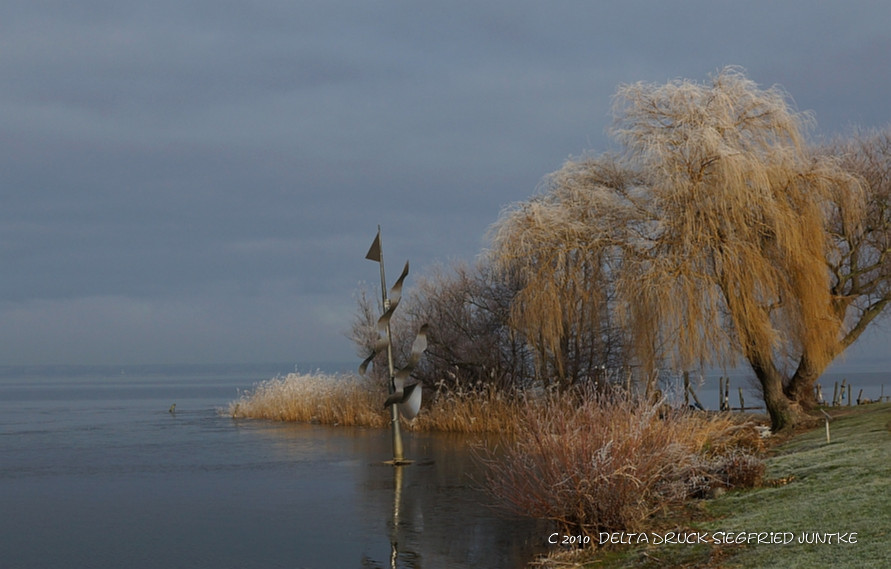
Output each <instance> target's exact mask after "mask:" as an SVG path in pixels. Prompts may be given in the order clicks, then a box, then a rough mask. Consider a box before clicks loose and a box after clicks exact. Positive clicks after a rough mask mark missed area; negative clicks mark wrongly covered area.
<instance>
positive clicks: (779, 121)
mask: <svg viewBox="0 0 891 569" xmlns="http://www.w3.org/2000/svg"><path fill="white" fill-rule="evenodd" d="M614 113H615V117H616V118H615V125H614V128H613V130H612V134H613V136H614V137H615V138H616V140H617V141H618V142H619V143H620V145H621V149H622V151H621V152H620V153H619V154H617V155H615V156H597V157H585V158H581V159H577V160H570V161H569V162H567V163H566V164H565V165H564V166H563V168H561V169H560V170H559V171H558V172H556V173H554V174H552V175H551V176H550V177H549V178H547V180H546V183H545V187H544V191H543V192H542V193H541V194H540V195H538V196H537V197H535V198H533V199H531V200H529V201H527V202H525V203H522V204H518V205H516V206H512V207H511V208H509V209H508V210H506V211H505V212H504V213H503V214H502V216H501V218H500V219H499V221H498V222H497V223H496V224H495V226H494V228H493V232H492V240H493V246H492V251H491V254H492V261H493V262H494V263H495V264H496V265H497V266H498V267H500V268H501V269H502V270H505V271H510V272H511V273H512V274H515V275H520V278H521V281H522V283H523V286H522V288H521V290H520V292H519V294H518V295H517V297H516V299H515V302H514V304H513V307H512V313H511V318H512V323H513V325H514V326H516V327H517V328H518V329H520V330H522V331H523V333H524V334H525V335H526V337H527V338H529V339H530V341H531V342H532V343H533V344H534V346H535V348H536V350H537V351H538V353H540V354H542V357H550V358H554V359H558V360H559V358H560V357H561V353H562V351H561V350H562V346H563V345H564V344H565V342H566V339H567V338H568V337H571V336H572V335H573V334H574V333H577V332H574V330H575V331H577V330H578V329H579V327H588V328H596V327H597V326H598V325H599V323H602V322H603V319H604V318H609V319H611V320H612V321H615V322H618V323H619V324H620V325H621V327H622V329H623V331H624V334H625V337H626V338H627V339H628V350H629V354H631V356H632V357H633V359H634V361H635V362H636V364H637V365H638V366H639V368H640V369H643V370H644V372H646V373H648V374H650V372H652V370H654V369H656V368H658V367H662V366H668V367H672V368H675V369H693V368H697V367H702V366H706V365H722V366H727V365H734V364H736V363H737V362H738V360H739V359H740V358H743V359H744V360H745V361H747V362H748V363H749V364H750V365H751V367H752V370H753V372H754V374H755V376H756V377H757V379H758V381H759V383H760V385H761V388H762V390H763V395H764V401H765V404H766V407H767V410H768V412H769V413H770V416H771V420H772V423H773V427H774V429H780V428H784V427H786V426H789V425H792V424H794V423H795V422H796V421H798V419H799V418H800V417H801V409H800V407H799V404H798V402H797V401H796V400H795V399H794V398H793V397H790V393H789V392H784V386H786V385H788V384H789V376H790V375H791V373H792V372H793V371H794V370H796V369H797V368H798V367H800V366H797V365H796V363H798V362H800V361H801V359H802V357H803V356H806V358H807V359H808V361H809V364H808V365H809V366H810V367H811V368H812V369H819V370H822V369H824V368H825V366H826V365H827V364H828V363H829V362H830V361H831V360H832V358H833V357H835V356H836V355H837V354H838V353H839V341H840V333H841V328H842V324H843V320H844V319H843V318H842V317H840V314H839V311H838V310H837V309H835V308H834V305H833V303H834V301H835V300H836V299H834V298H833V291H832V290H831V283H830V272H829V271H828V270H827V256H828V255H829V254H830V252H831V251H832V250H833V241H832V238H831V235H830V227H829V225H830V224H829V220H830V218H831V217H832V216H833V215H835V216H837V218H838V220H839V223H841V224H844V225H846V226H848V227H851V228H855V227H857V226H858V223H859V219H860V212H861V209H860V203H861V201H862V200H861V198H860V192H861V190H860V183H859V179H858V178H857V177H856V176H853V175H851V174H849V173H848V172H847V171H846V170H845V169H843V168H842V167H841V166H840V164H839V161H838V160H836V159H835V158H834V157H833V156H831V155H830V154H828V153H824V154H815V153H814V152H812V151H811V149H810V148H809V146H808V144H807V142H806V140H805V137H804V133H805V130H806V128H807V126H808V125H809V123H810V117H809V116H807V115H805V114H802V113H798V112H795V111H794V110H793V109H792V108H791V107H790V105H789V104H788V101H787V97H786V95H785V93H784V92H783V91H781V90H779V89H777V88H771V89H767V90H762V89H760V88H759V87H758V86H757V85H756V84H754V83H753V82H752V81H750V80H749V79H747V78H746V77H745V76H744V74H743V73H742V72H741V71H740V70H738V69H735V68H726V69H724V70H722V71H720V72H719V73H718V74H716V75H715V76H713V77H712V78H711V80H710V81H709V82H707V83H705V84H700V83H694V82H691V81H675V82H671V83H668V84H662V85H654V84H645V83H638V84H633V85H626V86H622V87H620V89H619V91H618V94H617V96H616V100H615V106H614ZM839 204H842V205H839ZM650 375H651V374H650Z"/></svg>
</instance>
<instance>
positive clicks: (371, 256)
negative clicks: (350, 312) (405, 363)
mask: <svg viewBox="0 0 891 569" xmlns="http://www.w3.org/2000/svg"><path fill="white" fill-rule="evenodd" d="M365 258H366V259H368V260H370V261H377V262H378V263H379V264H380V267H381V299H382V300H383V306H384V312H385V313H386V312H387V311H388V310H389V309H390V300H389V299H388V298H387V276H386V273H385V272H384V248H383V246H382V243H381V226H380V225H378V226H377V237H375V238H374V243H372V244H371V249H369V250H368V254H367V255H366V256H365ZM391 339H392V338H391V337H390V322H389V320H388V321H387V364H388V366H389V369H388V372H389V375H388V377H389V381H388V382H387V391H388V394H389V395H392V394H393V393H394V392H395V391H396V383H395V376H396V372H395V366H394V365H393V343H392V341H391ZM390 428H391V431H392V435H393V464H396V465H398V464H402V463H404V462H405V457H404V456H403V454H402V433H401V432H400V430H399V410H398V409H397V408H396V405H390Z"/></svg>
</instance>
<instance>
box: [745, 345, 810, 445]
mask: <svg viewBox="0 0 891 569" xmlns="http://www.w3.org/2000/svg"><path fill="white" fill-rule="evenodd" d="M750 363H751V364H752V370H753V371H754V372H755V377H757V378H758V382H759V383H760V384H761V390H762V392H763V395H764V406H765V407H766V408H767V413H768V414H769V415H770V429H771V430H772V431H773V432H777V431H781V430H783V429H789V428H792V427H794V426H795V425H796V424H797V423H799V422H801V420H802V419H803V418H804V413H803V412H802V410H801V407H799V405H798V404H797V403H796V402H795V401H792V400H790V399H789V398H788V397H786V394H785V393H783V376H782V374H780V372H779V371H778V370H777V368H776V366H775V365H774V364H773V362H764V361H759V360H758V359H757V358H751V359H750Z"/></svg>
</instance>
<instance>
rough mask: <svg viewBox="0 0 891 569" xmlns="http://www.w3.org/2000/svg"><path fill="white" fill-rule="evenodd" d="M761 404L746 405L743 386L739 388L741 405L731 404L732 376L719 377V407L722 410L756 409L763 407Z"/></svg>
mask: <svg viewBox="0 0 891 569" xmlns="http://www.w3.org/2000/svg"><path fill="white" fill-rule="evenodd" d="M761 408H762V407H761V406H760V405H756V406H753V407H746V400H745V398H744V397H743V388H742V387H740V388H739V407H731V406H730V378H729V377H724V376H721V377H720V379H718V409H720V410H721V411H755V410H757V409H761Z"/></svg>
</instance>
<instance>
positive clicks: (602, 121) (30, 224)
mask: <svg viewBox="0 0 891 569" xmlns="http://www.w3.org/2000/svg"><path fill="white" fill-rule="evenodd" d="M889 22H891V3H889V2H887V1H874V2H863V1H847V2H830V1H826V2H809V1H808V2H803V1H802V2H782V1H780V2H777V1H776V0H771V1H760V0H751V1H747V2H738V1H735V2H722V1H717V0H706V1H702V2H656V1H652V2H641V1H627V0H626V1H622V2H594V1H575V2H559V1H556V2H538V1H519V0H511V1H485V0H475V1H467V2H463V1H453V2H438V3H432V2H423V3H422V2H375V1H372V0H363V1H337V0H323V1H299V0H290V1H287V2H284V1H244V0H241V1H237V2H233V1H226V0H213V1H210V0H195V1H187V2H183V1H181V0H180V1H177V2H171V1H169V0H154V1H152V2H133V1H131V0H114V1H93V0H80V1H78V2H70V1H58V0H48V1H36V0H5V1H4V2H3V3H2V5H0V127H2V134H0V197H2V199H0V364H33V363H113V364H128V363H180V362H183V363H205V362H259V361H281V362H294V363H301V362H310V361H322V360H340V361H343V360H346V361H349V360H351V359H353V358H354V349H353V346H352V345H351V344H350V342H349V340H348V339H347V338H346V331H347V329H348V328H349V325H350V321H351V318H352V314H353V311H354V308H355V291H356V289H357V287H358V286H359V283H360V282H361V281H366V282H368V283H370V284H371V285H372V286H375V285H376V283H377V282H378V273H377V266H376V265H375V264H374V263H371V262H369V261H366V260H364V258H363V257H364V255H365V252H366V251H367V249H368V246H369V245H370V243H371V241H372V239H373V237H374V234H375V231H376V227H377V225H378V224H381V225H382V226H383V232H384V233H383V235H384V247H385V255H386V260H387V262H388V269H389V271H388V272H389V273H390V277H391V281H392V279H393V278H395V277H396V276H397V274H398V271H399V269H400V267H401V264H402V263H403V262H404V260H405V259H411V261H412V270H413V275H414V276H417V274H419V273H423V272H424V267H429V266H431V265H433V264H435V263H439V262H447V261H449V260H450V259H466V260H471V259H473V258H474V257H475V256H476V255H477V254H478V253H479V252H480V251H481V249H482V248H483V247H484V246H485V233H486V230H487V228H488V226H489V225H490V224H491V223H493V222H494V221H495V220H496V218H497V216H498V214H499V211H500V210H501V209H502V208H503V207H505V206H506V205H508V204H509V203H511V202H516V201H518V200H523V199H526V198H528V197H530V196H531V195H532V194H533V193H534V192H535V190H536V186H537V185H538V184H539V182H540V180H541V178H542V177H543V176H545V175H546V174H548V173H549V172H552V171H554V170H556V169H557V168H559V167H560V165H561V164H562V163H563V161H564V160H565V159H567V158H568V157H570V156H573V155H579V154H581V153H583V152H585V151H594V152H599V151H603V150H607V149H608V146H609V144H610V143H609V141H608V139H607V137H606V136H605V129H606V128H607V127H608V126H609V125H610V121H611V118H610V115H609V107H610V105H611V97H612V95H613V93H614V92H615V89H616V87H617V86H618V85H619V84H620V83H627V82H635V81H653V82H665V81H668V80H671V79H675V78H679V77H688V78H693V79H697V80H705V79H707V77H708V75H709V74H710V73H714V72H715V71H716V70H718V69H719V68H721V67H723V66H725V65H739V66H742V67H743V68H745V69H746V71H747V73H748V76H749V77H750V78H751V79H753V80H754V81H756V82H758V83H759V84H761V85H763V86H765V87H766V86H770V85H773V84H780V85H782V86H783V87H784V88H785V89H787V90H788V91H789V92H790V93H791V95H792V96H793V97H794V99H795V102H796V104H797V106H798V108H799V109H801V110H811V111H813V112H814V113H815V115H816V120H817V124H818V127H817V129H816V131H815V132H814V136H818V135H832V134H834V133H839V132H845V131H846V130H847V129H849V128H850V127H851V126H852V125H861V126H878V127H882V126H886V125H888V124H889V123H891V105H889V103H888V100H889V99H888V96H889V95H888V94H889V93H891V74H889V72H888V70H889V56H891V27H889V25H888V23H889ZM411 284H412V278H411V277H409V279H408V281H407V286H409V287H410V286H411ZM867 348H868V349H866V348H861V349H860V350H859V352H857V353H855V354H854V355H852V356H851V357H849V358H848V360H847V362H848V363H849V364H850V365H861V364H864V363H869V364H871V365H881V364H887V363H888V360H887V356H884V354H885V353H886V352H887V351H888V350H887V348H888V336H887V335H881V334H873V335H872V338H870V339H867ZM877 354H880V355H881V357H879V356H877ZM882 358H885V359H882ZM888 367H891V366H888Z"/></svg>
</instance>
